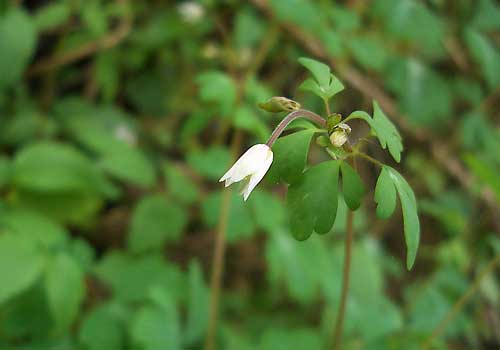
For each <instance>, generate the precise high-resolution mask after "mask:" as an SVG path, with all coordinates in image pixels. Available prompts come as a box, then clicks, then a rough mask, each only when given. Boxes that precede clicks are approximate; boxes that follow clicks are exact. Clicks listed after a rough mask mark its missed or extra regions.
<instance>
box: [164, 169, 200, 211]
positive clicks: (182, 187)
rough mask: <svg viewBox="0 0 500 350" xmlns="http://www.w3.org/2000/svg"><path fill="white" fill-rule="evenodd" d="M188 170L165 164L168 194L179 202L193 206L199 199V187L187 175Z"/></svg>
mask: <svg viewBox="0 0 500 350" xmlns="http://www.w3.org/2000/svg"><path fill="white" fill-rule="evenodd" d="M187 171H188V169H185V168H182V167H180V166H176V165H174V164H165V165H164V166H163V174H164V176H165V186H166V188H167V192H168V193H169V194H170V195H171V196H172V197H173V198H175V199H177V200H178V201H179V202H181V203H184V204H192V203H194V202H196V200H197V198H198V197H199V194H200V190H199V188H198V185H197V184H196V183H195V182H194V181H193V180H192V179H191V178H190V177H189V174H186V173H187Z"/></svg>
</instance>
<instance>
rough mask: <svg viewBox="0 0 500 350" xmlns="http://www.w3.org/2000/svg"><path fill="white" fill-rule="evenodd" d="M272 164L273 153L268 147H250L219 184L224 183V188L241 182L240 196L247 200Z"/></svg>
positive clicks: (262, 145)
mask: <svg viewBox="0 0 500 350" xmlns="http://www.w3.org/2000/svg"><path fill="white" fill-rule="evenodd" d="M272 162H273V151H271V148H269V146H267V145H264V144H257V145H254V146H252V147H250V148H249V149H248V150H247V151H246V152H245V153H244V154H243V155H242V156H241V157H240V158H239V159H238V160H237V161H236V163H234V165H233V166H232V167H231V169H229V170H228V171H227V172H226V173H225V174H224V176H222V177H221V178H220V180H219V182H222V181H225V184H224V185H225V187H227V186H229V185H231V184H233V183H235V182H239V181H243V188H242V190H241V194H242V195H243V200H245V201H246V200H247V199H248V196H250V193H251V192H252V191H253V189H254V188H255V186H257V184H258V183H259V182H260V180H262V178H263V177H264V175H265V174H266V173H267V170H269V167H270V166H271V163H272Z"/></svg>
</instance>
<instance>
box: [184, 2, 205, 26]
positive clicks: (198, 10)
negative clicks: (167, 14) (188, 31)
mask: <svg viewBox="0 0 500 350" xmlns="http://www.w3.org/2000/svg"><path fill="white" fill-rule="evenodd" d="M177 9H178V11H179V13H180V15H181V17H182V19H183V20H184V21H186V22H187V23H196V22H198V21H199V20H200V19H201V18H202V17H203V15H204V14H205V9H204V8H203V6H202V5H201V4H199V3H198V2H196V1H185V2H183V3H181V4H179V5H178V7H177Z"/></svg>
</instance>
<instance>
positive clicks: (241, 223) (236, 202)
mask: <svg viewBox="0 0 500 350" xmlns="http://www.w3.org/2000/svg"><path fill="white" fill-rule="evenodd" d="M225 191H231V190H230V189H226V190H225ZM222 194H223V192H222V191H220V192H213V193H211V194H210V195H208V196H207V197H206V198H205V200H204V201H203V203H202V214H203V215H202V217H203V222H204V223H205V225H206V226H207V227H209V228H211V229H214V228H216V227H217V223H218V218H219V213H220V208H221V200H222ZM251 200H252V197H250V198H249V202H250V201H251ZM228 216H229V222H228V225H227V240H228V241H229V242H235V241H238V240H240V239H244V238H249V237H251V236H252V235H253V234H254V233H255V229H256V227H255V222H254V220H253V218H252V215H251V208H250V206H248V205H245V202H243V200H242V198H241V196H240V195H239V194H237V193H236V192H234V191H232V193H231V204H230V211H229V215H228Z"/></svg>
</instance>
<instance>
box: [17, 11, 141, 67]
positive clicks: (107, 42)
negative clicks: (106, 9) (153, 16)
mask: <svg viewBox="0 0 500 350" xmlns="http://www.w3.org/2000/svg"><path fill="white" fill-rule="evenodd" d="M119 2H122V3H123V2H124V1H119ZM131 28H132V19H131V17H130V16H129V15H124V16H123V17H122V18H121V20H120V23H119V24H118V25H117V26H116V29H115V30H113V31H112V32H110V33H108V34H106V35H105V36H103V37H102V38H99V39H97V40H94V41H91V42H88V43H86V44H83V45H82V46H80V47H77V48H76V49H74V50H71V51H66V52H61V53H56V54H54V55H53V56H51V57H48V58H45V59H42V60H40V61H39V62H37V63H35V64H33V65H32V66H30V67H29V68H28V69H27V71H26V75H27V76H28V77H32V76H37V75H40V74H43V73H46V72H48V71H51V70H53V69H56V68H58V67H60V66H64V65H66V64H70V63H73V62H76V61H78V60H81V59H83V58H85V57H88V56H91V55H93V54H95V53H96V52H99V51H103V50H107V49H110V48H112V47H115V46H116V45H118V44H120V43H121V42H122V41H123V39H125V38H126V37H127V35H128V33H129V32H130V29H131Z"/></svg>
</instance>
